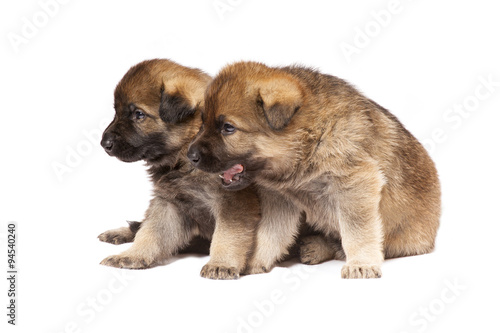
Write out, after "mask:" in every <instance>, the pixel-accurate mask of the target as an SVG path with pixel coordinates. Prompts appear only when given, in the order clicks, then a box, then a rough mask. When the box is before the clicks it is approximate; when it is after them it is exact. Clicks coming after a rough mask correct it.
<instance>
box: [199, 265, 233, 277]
mask: <svg viewBox="0 0 500 333" xmlns="http://www.w3.org/2000/svg"><path fill="white" fill-rule="evenodd" d="M200 275H201V276H202V277H204V278H207V279H212V280H236V279H238V278H239V277H240V273H239V270H238V269H236V267H226V266H223V265H214V264H210V263H208V264H206V265H205V266H203V268H202V269H201V272H200Z"/></svg>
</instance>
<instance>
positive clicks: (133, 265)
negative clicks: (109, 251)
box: [101, 254, 155, 269]
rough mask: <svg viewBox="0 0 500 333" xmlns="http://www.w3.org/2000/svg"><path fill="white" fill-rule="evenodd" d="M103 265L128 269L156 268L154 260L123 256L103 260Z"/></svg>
mask: <svg viewBox="0 0 500 333" xmlns="http://www.w3.org/2000/svg"><path fill="white" fill-rule="evenodd" d="M101 265H105V266H111V267H116V268H127V269H146V268H151V267H154V266H155V265H154V262H153V261H152V260H148V259H146V258H140V257H132V256H127V255H122V254H118V255H113V256H109V257H107V258H105V259H103V260H102V261H101Z"/></svg>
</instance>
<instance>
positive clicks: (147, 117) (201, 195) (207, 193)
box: [99, 59, 260, 279]
mask: <svg viewBox="0 0 500 333" xmlns="http://www.w3.org/2000/svg"><path fill="white" fill-rule="evenodd" d="M210 81H211V77H210V76H208V75H207V74H205V73H203V72H202V71H200V70H198V69H192V68H187V67H183V66H180V65H178V64H176V63H174V62H172V61H169V60H164V59H154V60H148V61H144V62H141V63H139V64H137V65H135V66H133V67H132V68H131V69H130V70H129V71H128V72H127V73H126V74H125V76H124V77H123V78H122V80H121V81H120V82H119V83H118V85H117V87H116V89H115V93H114V99H115V102H114V103H115V104H114V108H115V112H116V114H115V118H114V120H113V121H112V122H111V124H110V125H109V126H108V128H107V129H106V130H105V132H104V134H103V137H102V141H101V145H102V147H103V148H104V149H105V150H106V152H107V153H108V154H109V155H110V156H115V157H117V158H118V159H120V160H122V161H125V162H135V161H139V160H143V161H145V162H146V166H147V167H148V172H149V174H150V176H151V180H152V181H153V184H154V196H153V199H152V200H151V202H150V205H149V208H148V209H147V211H146V214H145V219H144V220H143V221H142V223H139V222H132V223H131V224H130V226H129V227H128V228H127V227H122V228H118V229H113V230H109V231H106V232H104V233H102V234H101V235H99V239H100V240H101V241H104V242H109V243H113V244H121V243H125V242H132V241H133V244H132V246H131V247H130V248H129V249H128V250H126V251H124V252H122V253H121V254H119V255H112V256H109V257H107V258H105V259H104V260H103V261H102V262H101V264H103V265H108V266H113V267H119V268H129V269H144V268H150V267H154V266H156V265H159V264H162V262H164V261H165V260H166V259H168V258H170V257H171V256H173V255H175V254H176V253H178V252H179V251H182V250H183V249H184V250H186V248H187V247H189V246H190V245H193V243H199V242H197V240H198V241H199V240H200V239H202V240H205V244H203V242H201V243H199V244H201V247H202V248H203V247H205V248H206V247H207V246H206V245H207V243H208V242H209V241H210V240H211V245H210V261H209V262H208V263H207V264H206V265H205V266H204V267H203V269H202V271H201V275H202V276H203V277H207V278H213V279H232V278H237V277H238V276H239V274H240V273H242V272H243V269H244V268H245V266H246V263H247V258H248V256H249V255H250V253H251V251H252V249H253V245H254V238H255V228H256V225H257V223H258V221H259V219H260V207H259V201H258V197H257V195H256V192H255V190H254V189H252V188H248V190H245V191H241V192H227V191H224V190H223V189H222V188H221V187H220V184H219V183H220V179H219V178H218V177H217V175H213V174H209V173H205V172H203V171H200V170H198V169H195V168H194V167H193V166H192V165H191V163H190V161H189V160H188V158H187V156H186V154H187V150H188V146H189V143H190V142H191V141H192V140H193V138H194V136H195V135H196V133H197V132H198V130H199V128H200V126H201V124H202V122H201V117H200V113H199V111H198V108H199V106H200V104H201V103H203V95H204V91H205V89H206V87H207V85H208V84H209V82H210ZM222 236H224V237H222ZM188 250H193V249H192V248H188Z"/></svg>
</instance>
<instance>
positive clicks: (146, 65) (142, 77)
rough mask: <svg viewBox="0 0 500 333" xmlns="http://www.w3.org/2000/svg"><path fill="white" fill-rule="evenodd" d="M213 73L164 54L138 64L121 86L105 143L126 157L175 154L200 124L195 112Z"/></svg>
mask: <svg viewBox="0 0 500 333" xmlns="http://www.w3.org/2000/svg"><path fill="white" fill-rule="evenodd" d="M209 82H210V77H209V76H208V75H206V74H204V73H203V72H201V71H199V70H196V69H191V68H186V67H183V66H180V65H178V64H176V63H174V62H171V61H169V60H164V59H155V60H148V61H144V62H142V63H139V64H137V65H136V66H134V67H132V68H131V69H130V70H129V71H128V72H127V73H126V74H125V76H124V77H123V79H122V80H121V81H120V82H119V83H118V85H117V87H116V89H115V103H114V108H115V118H114V120H113V121H112V122H111V124H110V125H109V126H108V128H107V129H106V130H105V131H104V133H103V136H102V141H101V145H102V147H103V148H104V149H105V151H106V152H107V153H108V154H109V155H110V156H115V157H117V158H118V159H120V160H122V161H124V162H134V161H138V160H145V161H146V162H149V163H155V162H164V161H160V160H163V159H165V158H168V157H169V156H171V157H173V156H174V155H175V154H176V153H177V152H178V151H179V150H180V149H181V148H182V147H183V146H185V145H187V143H188V142H189V140H190V139H191V138H192V136H193V135H194V133H195V131H196V130H197V129H198V128H199V119H198V118H197V117H195V113H196V112H197V108H198V106H199V104H200V101H202V99H203V92H204V90H205V88H206V86H207V85H208V83H209Z"/></svg>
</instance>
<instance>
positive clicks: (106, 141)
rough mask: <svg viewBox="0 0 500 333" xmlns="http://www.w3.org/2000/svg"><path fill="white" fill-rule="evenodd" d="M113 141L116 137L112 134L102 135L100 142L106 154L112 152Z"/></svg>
mask: <svg viewBox="0 0 500 333" xmlns="http://www.w3.org/2000/svg"><path fill="white" fill-rule="evenodd" d="M115 139H116V135H114V134H113V133H104V134H103V136H102V140H101V146H102V148H104V149H105V150H106V151H107V152H110V151H112V150H113V145H114V143H115Z"/></svg>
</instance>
